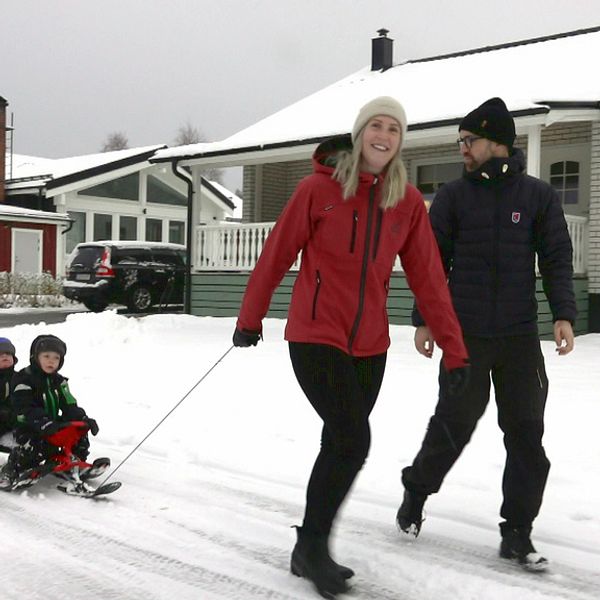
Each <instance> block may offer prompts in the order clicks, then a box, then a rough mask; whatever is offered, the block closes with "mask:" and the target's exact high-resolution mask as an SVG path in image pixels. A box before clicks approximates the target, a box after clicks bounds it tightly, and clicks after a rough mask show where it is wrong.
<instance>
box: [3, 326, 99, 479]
mask: <svg viewBox="0 0 600 600" xmlns="http://www.w3.org/2000/svg"><path fill="white" fill-rule="evenodd" d="M36 340H37V338H36ZM34 344H35V340H34ZM32 350H33V344H32ZM60 366H62V359H61V365H60ZM59 368H60V367H59ZM11 400H12V404H13V410H14V413H15V415H16V429H15V438H16V442H17V444H18V445H17V446H16V447H15V448H14V449H13V451H12V452H11V453H10V456H9V458H8V462H7V466H9V468H12V469H14V471H16V472H17V473H20V472H22V471H24V470H26V469H29V468H32V467H35V466H37V465H39V464H41V463H42V462H43V461H44V460H46V459H47V458H48V457H49V456H50V455H51V454H52V453H53V452H54V451H55V448H53V447H52V446H51V445H50V444H49V443H48V442H47V441H46V440H45V439H44V437H43V432H42V428H43V427H44V426H45V425H47V424H48V423H50V422H51V421H81V420H83V419H85V418H86V417H87V415H86V412H85V410H83V408H81V407H80V406H77V401H76V400H75V398H74V397H73V395H72V394H71V392H70V390H69V384H68V380H67V378H66V377H63V376H62V375H60V374H59V373H58V372H55V373H52V374H50V375H49V374H46V373H45V372H44V371H42V369H41V367H40V365H39V363H38V362H37V357H36V356H35V355H34V354H33V352H32V356H31V364H30V365H29V366H28V367H26V368H25V369H22V370H21V371H19V372H18V373H16V374H15V375H14V377H13V379H12V383H11ZM73 453H74V454H75V455H76V456H77V457H78V458H79V459H81V460H85V459H86V458H87V456H88V453H89V440H88V436H87V435H84V436H83V437H82V438H81V439H80V440H79V442H78V444H77V445H76V446H75V447H74V448H73Z"/></svg>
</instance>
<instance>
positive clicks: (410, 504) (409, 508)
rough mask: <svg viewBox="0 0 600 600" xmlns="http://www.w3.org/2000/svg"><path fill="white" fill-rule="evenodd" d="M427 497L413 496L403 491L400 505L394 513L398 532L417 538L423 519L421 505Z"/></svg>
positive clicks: (411, 493) (413, 494)
mask: <svg viewBox="0 0 600 600" xmlns="http://www.w3.org/2000/svg"><path fill="white" fill-rule="evenodd" d="M425 500H427V496H424V495H422V494H415V493H413V492H409V491H408V490H404V498H403V499H402V504H401V505H400V508H399V509H398V512H397V513H396V525H397V526H398V529H399V530H400V531H403V532H404V533H407V534H408V535H412V536H414V537H417V536H418V535H419V532H420V531H421V523H423V521H424V520H425V519H423V505H424V504H425Z"/></svg>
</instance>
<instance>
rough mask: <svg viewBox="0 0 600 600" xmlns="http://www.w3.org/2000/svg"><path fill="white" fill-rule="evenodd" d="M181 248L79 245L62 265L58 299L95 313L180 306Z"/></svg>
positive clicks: (143, 244) (107, 243)
mask: <svg viewBox="0 0 600 600" xmlns="http://www.w3.org/2000/svg"><path fill="white" fill-rule="evenodd" d="M185 272H186V250H185V246H181V245H179V244H165V243H161V242H126V241H110V240H109V241H101V242H85V243H82V244H78V245H77V246H76V247H75V249H74V250H73V252H72V253H71V256H70V258H69V261H68V264H67V275H66V278H65V280H64V281H63V294H64V295H65V296H66V297H67V298H69V299H71V300H77V301H78V302H82V303H83V304H85V306H86V307H87V308H89V309H90V310H93V311H94V312H100V311H102V310H104V309H105V308H106V307H107V306H108V305H109V304H113V303H114V304H125V305H126V306H127V307H128V308H129V310H130V311H132V312H144V311H147V310H148V309H149V308H150V307H151V306H152V305H153V304H160V305H166V304H181V303H183V287H184V281H185Z"/></svg>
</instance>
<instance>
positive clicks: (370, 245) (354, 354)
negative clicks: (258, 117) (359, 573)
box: [237, 136, 467, 536]
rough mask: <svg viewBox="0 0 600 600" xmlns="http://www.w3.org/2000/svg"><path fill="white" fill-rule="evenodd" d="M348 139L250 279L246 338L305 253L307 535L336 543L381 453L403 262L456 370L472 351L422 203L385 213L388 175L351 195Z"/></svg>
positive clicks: (299, 366)
mask: <svg viewBox="0 0 600 600" xmlns="http://www.w3.org/2000/svg"><path fill="white" fill-rule="evenodd" d="M342 149H351V141H350V137H349V136H340V137H338V138H333V139H332V140H328V141H327V142H324V143H323V144H321V145H320V146H319V147H318V148H317V150H316V152H315V154H314V156H313V168H314V173H313V174H312V175H310V176H308V177H306V178H305V179H303V180H302V181H301V182H300V183H299V184H298V186H297V188H296V190H295V192H294V194H293V195H292V197H291V199H290V200H289V202H288V204H287V205H286V207H285V209H284V211H283V212H282V214H281V216H280V218H279V219H278V221H277V223H276V225H275V227H274V229H273V231H272V232H271V234H270V235H269V237H268V238H267V241H266V243H265V246H264V249H263V251H262V254H261V256H260V259H259V261H258V263H257V265H256V267H255V269H254V271H253V272H252V275H251V277H250V279H249V281H248V287H247V289H246V293H245V295H244V299H243V302H242V306H241V309H240V314H239V318H238V322H237V327H238V329H239V330H247V331H255V332H259V331H262V319H263V318H264V316H265V315H266V313H267V311H268V308H269V304H270V301H271V297H272V295H273V293H274V291H275V289H276V288H277V286H278V285H279V283H280V281H281V279H282V278H283V276H284V275H285V273H286V272H287V271H288V269H289V268H290V267H291V265H292V264H293V262H294V261H295V260H296V257H297V255H298V252H300V251H301V252H302V262H301V266H300V271H299V273H298V277H297V279H296V282H295V284H294V289H293V293H292V299H291V303H290V308H289V312H288V321H287V326H286V330H285V338H286V340H288V342H289V349H290V357H291V360H292V365H293V368H294V372H295V374H296V377H297V379H298V382H299V383H300V386H301V387H302V389H303V391H304V393H305V394H306V396H307V397H308V399H309V401H310V403H311V404H312V406H313V407H314V409H315V410H316V412H317V413H318V414H319V416H320V417H321V419H322V420H323V431H322V438H321V451H320V453H319V455H318V457H317V459H316V462H315V465H314V468H313V471H312V474H311V477H310V481H309V485H308V490H307V505H306V513H305V518H304V524H303V528H302V529H303V531H305V532H307V531H308V532H312V533H314V534H318V535H325V536H326V535H328V534H329V531H330V529H331V525H332V521H333V519H334V517H335V514H336V513H337V511H338V509H339V506H340V505H341V503H342V501H343V500H344V497H345V496H346V494H347V492H348V490H349V489H350V486H351V485H352V482H353V481H354V479H355V477H356V475H357V473H358V471H359V470H360V469H361V467H362V465H363V463H364V461H365V459H366V456H367V453H368V449H369V444H370V431H369V422H368V419H369V414H370V412H371V409H372V408H373V405H374V404H375V401H376V399H377V395H378V393H379V388H380V385H381V381H382V378H383V373H384V369H385V360H386V351H387V348H388V347H389V345H390V338H389V324H388V316H387V309H386V301H387V295H388V289H389V280H390V276H391V273H392V268H393V265H394V261H395V260H396V258H397V257H398V256H400V259H401V261H402V265H403V268H404V271H405V273H406V277H407V279H408V282H409V285H410V287H411V289H412V291H413V293H414V294H415V297H416V299H417V302H418V305H419V307H420V309H421V310H422V311H423V314H425V315H426V317H427V319H428V322H430V323H431V327H432V331H433V335H434V336H435V339H436V341H437V342H438V344H439V345H440V346H441V347H442V349H443V351H444V357H443V360H444V365H445V367H446V368H447V369H453V368H457V367H461V366H464V364H465V360H466V359H467V352H466V349H465V347H464V344H463V340H462V335H461V331H460V327H459V325H458V321H457V319H456V315H455V313H454V309H453V308H452V303H451V300H450V295H449V292H448V288H447V284H446V277H445V274H444V271H443V268H442V264H441V262H440V258H439V252H438V250H437V247H436V243H435V238H434V236H433V233H432V231H431V226H430V224H429V220H428V218H427V211H426V209H425V205H424V202H423V198H422V196H421V194H420V193H419V192H418V190H416V189H415V188H414V187H413V186H411V185H408V186H407V189H406V194H405V197H404V198H403V199H402V200H401V201H400V202H399V203H398V204H397V205H396V206H395V207H394V208H390V209H387V210H383V209H382V208H381V207H380V195H381V189H382V187H383V177H382V176H375V175H373V174H370V173H361V174H360V179H359V185H358V189H357V191H356V194H355V195H354V196H352V197H350V198H348V199H344V198H343V196H342V189H341V185H340V183H339V182H338V181H336V180H335V179H332V174H333V171H334V168H335V162H334V161H335V155H336V154H337V152H339V151H340V150H342Z"/></svg>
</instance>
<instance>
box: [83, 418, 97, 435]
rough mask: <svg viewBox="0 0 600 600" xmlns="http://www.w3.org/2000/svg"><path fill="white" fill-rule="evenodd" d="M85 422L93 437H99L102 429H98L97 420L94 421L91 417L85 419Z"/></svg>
mask: <svg viewBox="0 0 600 600" xmlns="http://www.w3.org/2000/svg"><path fill="white" fill-rule="evenodd" d="M83 422H84V423H85V424H86V425H87V426H88V427H89V428H90V433H91V434H92V435H98V432H99V431H100V427H98V423H96V419H92V418H90V417H84V418H83Z"/></svg>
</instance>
